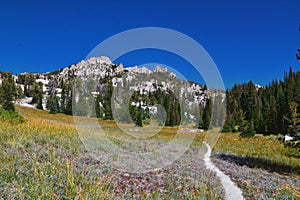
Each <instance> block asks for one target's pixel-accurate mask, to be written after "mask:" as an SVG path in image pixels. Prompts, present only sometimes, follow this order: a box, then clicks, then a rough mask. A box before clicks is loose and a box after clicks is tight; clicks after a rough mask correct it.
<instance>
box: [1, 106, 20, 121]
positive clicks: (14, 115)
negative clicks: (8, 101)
mask: <svg viewBox="0 0 300 200" xmlns="http://www.w3.org/2000/svg"><path fill="white" fill-rule="evenodd" d="M0 120H4V121H9V122H13V123H23V122H25V118H24V117H22V116H21V115H19V114H18V112H16V111H6V110H4V109H3V108H0Z"/></svg>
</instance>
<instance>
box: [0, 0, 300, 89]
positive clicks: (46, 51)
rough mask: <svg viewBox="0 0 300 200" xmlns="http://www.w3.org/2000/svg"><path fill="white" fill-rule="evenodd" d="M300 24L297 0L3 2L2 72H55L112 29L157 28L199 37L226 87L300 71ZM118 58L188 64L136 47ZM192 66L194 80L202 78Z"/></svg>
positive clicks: (188, 74)
mask: <svg viewBox="0 0 300 200" xmlns="http://www.w3.org/2000/svg"><path fill="white" fill-rule="evenodd" d="M299 24H300V1H299V0H294V1H293V0H290V1H284V0H282V1H276V0H270V1H259V0H252V1H248V0H238V1H231V0H219V1H215V0H211V1H210V0H205V1H202V0H172V1H171V0H151V1H143V0H139V1H137V0H126V1H125V0H118V1H113V0H109V1H106V0H103V1H76V0H73V1H71V0H70V1H58V0H57V1H56V0H54V1H31V0H27V1H13V0H12V1H7V2H5V1H1V2H0V70H3V71H11V72H13V73H20V72H24V71H31V72H47V71H53V70H56V69H58V68H62V67H65V66H69V65H71V64H74V63H76V62H78V61H80V60H82V59H84V58H85V57H86V56H87V54H88V53H89V52H90V51H91V50H92V49H93V48H94V47H95V46H96V45H98V44H99V43H100V42H102V41H103V40H105V39H107V38H108V37H110V36H112V35H114V34H117V33H119V32H121V31H125V30H128V29H132V28H138V27H147V26H152V27H153V26H154V27H164V28H169V29H174V30H176V31H179V32H182V33H184V34H186V35H188V36H190V37H192V38H193V39H195V40H196V41H197V42H199V43H200V44H201V45H202V46H203V47H204V48H205V49H206V50H207V52H208V53H209V54H210V56H211V57H212V58H213V60H214V61H215V63H216V64H217V66H218V68H219V70H220V72H221V75H222V77H223V80H224V83H225V85H226V86H227V87H231V86H232V85H233V84H234V83H242V82H246V81H249V80H253V81H254V82H255V83H257V84H262V85H264V84H266V83H268V82H269V81H271V80H272V79H273V78H282V77H283V72H284V71H287V70H288V68H289V66H293V68H294V69H295V70H300V61H297V60H296V58H295V54H296V50H297V48H300V32H299V31H298V29H299ZM120 45H122V44H120ZM117 62H122V63H123V64H124V65H125V66H131V65H139V64H142V63H154V62H157V63H164V64H167V65H170V66H172V67H173V68H175V69H176V70H178V71H180V72H182V71H184V70H183V67H185V65H188V63H187V62H185V61H184V60H182V59H179V58H175V56H173V55H170V54H168V53H167V52H161V51H141V52H139V51H137V52H133V53H129V54H128V55H126V56H123V57H121V58H120V59H118V60H117ZM186 69H187V70H185V73H186V74H185V76H186V77H187V78H188V79H192V80H194V81H199V79H198V78H199V77H196V76H194V73H193V71H192V70H191V71H190V70H189V69H188V67H187V68H186Z"/></svg>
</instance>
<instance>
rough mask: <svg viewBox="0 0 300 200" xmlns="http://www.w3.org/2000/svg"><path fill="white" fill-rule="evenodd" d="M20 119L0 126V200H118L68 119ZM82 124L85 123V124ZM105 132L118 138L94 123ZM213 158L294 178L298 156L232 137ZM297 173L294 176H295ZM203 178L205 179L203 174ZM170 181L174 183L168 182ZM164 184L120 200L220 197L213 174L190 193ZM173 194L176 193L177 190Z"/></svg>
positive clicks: (35, 113) (172, 130) (29, 113)
mask: <svg viewBox="0 0 300 200" xmlns="http://www.w3.org/2000/svg"><path fill="white" fill-rule="evenodd" d="M17 110H18V112H19V113H20V114H21V115H22V116H24V117H25V118H26V122H25V123H22V124H12V123H9V122H5V121H0V199H116V198H120V199H122V198H124V194H116V191H119V190H118V189H117V188H116V187H117V186H116V185H115V184H114V183H115V182H114V181H113V179H114V178H116V177H115V176H112V175H111V174H113V170H108V171H107V172H105V173H104V175H102V176H98V175H97V174H95V172H94V170H93V167H95V166H102V165H99V161H97V160H94V159H92V158H91V157H89V156H88V154H87V151H86V149H85V148H84V145H83V144H82V142H81V140H80V138H79V136H78V133H77V131H76V127H75V126H74V121H73V117H72V116H67V115H64V114H56V115H51V114H48V112H47V111H42V110H35V109H31V108H26V107H17ZM82 120H83V121H84V120H86V121H87V123H88V122H89V120H95V119H86V118H82ZM99 124H101V125H103V126H105V127H108V130H109V131H108V134H111V135H112V137H114V138H117V137H122V136H124V135H123V133H122V132H121V131H117V130H118V128H117V126H116V124H115V123H114V122H113V121H99ZM177 130H178V127H164V128H163V129H162V131H161V132H160V134H158V135H155V136H153V138H152V139H155V140H169V139H171V138H173V137H174V136H175V135H176V131H177ZM205 134H206V133H203V134H199V135H197V136H196V138H195V139H194V142H193V144H192V146H193V147H194V148H197V147H200V146H201V145H202V141H203V140H204V138H205ZM213 151H214V152H218V153H227V154H228V153H230V154H234V155H243V156H250V157H258V158H262V159H264V160H265V161H266V163H272V164H273V165H274V166H276V165H279V166H289V167H291V169H292V175H293V176H299V166H300V161H299V160H300V159H299V154H298V153H297V152H296V151H294V150H290V149H286V148H284V147H283V145H282V144H280V143H279V142H278V141H277V140H276V139H275V138H274V137H271V136H270V137H254V138H240V137H239V136H238V134H233V133H232V134H231V133H229V134H221V136H220V138H219V140H218V142H217V145H216V146H215V147H214V149H213ZM297 169H298V170H297ZM204 174H205V173H204ZM173 179H174V177H173ZM173 179H172V177H171V178H170V179H168V180H167V179H166V180H165V183H164V184H165V185H164V188H165V190H166V191H165V192H163V193H162V192H161V191H152V192H151V194H148V193H146V192H143V191H142V192H141V191H139V192H140V195H139V196H136V192H135V191H130V193H129V194H126V196H125V198H128V199H132V198H136V199H138V198H143V199H157V198H160V199H199V198H200V199H222V198H223V195H224V194H223V193H222V192H221V191H218V189H217V188H218V187H221V186H220V184H219V183H218V181H217V180H215V179H216V177H215V176H214V174H209V173H206V174H205V175H203V177H202V178H199V182H197V183H196V185H197V186H195V188H194V189H189V190H188V189H187V191H186V192H184V191H185V190H184V189H182V188H184V187H179V186H178V187H177V186H176V187H175V185H174V184H173V182H172V181H175V180H173ZM177 188H179V189H177Z"/></svg>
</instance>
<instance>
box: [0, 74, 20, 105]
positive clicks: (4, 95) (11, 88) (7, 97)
mask: <svg viewBox="0 0 300 200" xmlns="http://www.w3.org/2000/svg"><path fill="white" fill-rule="evenodd" d="M15 93H16V87H15V82H14V79H13V77H12V74H11V73H6V74H5V75H4V79H3V80H2V85H1V98H0V99H1V102H0V103H1V106H2V108H3V109H4V110H7V111H15V106H14V103H13V100H14V96H15Z"/></svg>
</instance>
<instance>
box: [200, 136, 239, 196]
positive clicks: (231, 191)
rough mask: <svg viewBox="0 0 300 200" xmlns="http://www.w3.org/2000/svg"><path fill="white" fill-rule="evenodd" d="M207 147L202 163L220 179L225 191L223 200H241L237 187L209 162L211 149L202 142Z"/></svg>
mask: <svg viewBox="0 0 300 200" xmlns="http://www.w3.org/2000/svg"><path fill="white" fill-rule="evenodd" d="M204 144H205V145H206V147H207V152H206V154H205V155H204V162H205V166H206V168H207V169H209V170H212V171H214V172H216V174H217V176H218V177H219V178H220V180H221V183H222V185H223V187H224V189H225V199H226V200H243V199H244V198H243V196H242V191H241V189H240V188H238V187H237V185H236V184H235V183H234V182H232V181H231V180H230V178H229V177H228V176H227V175H226V174H224V173H223V172H222V171H221V170H220V169H219V168H217V167H216V166H215V165H214V164H213V163H212V162H211V160H210V156H211V147H210V145H209V144H207V143H206V142H204Z"/></svg>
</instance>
